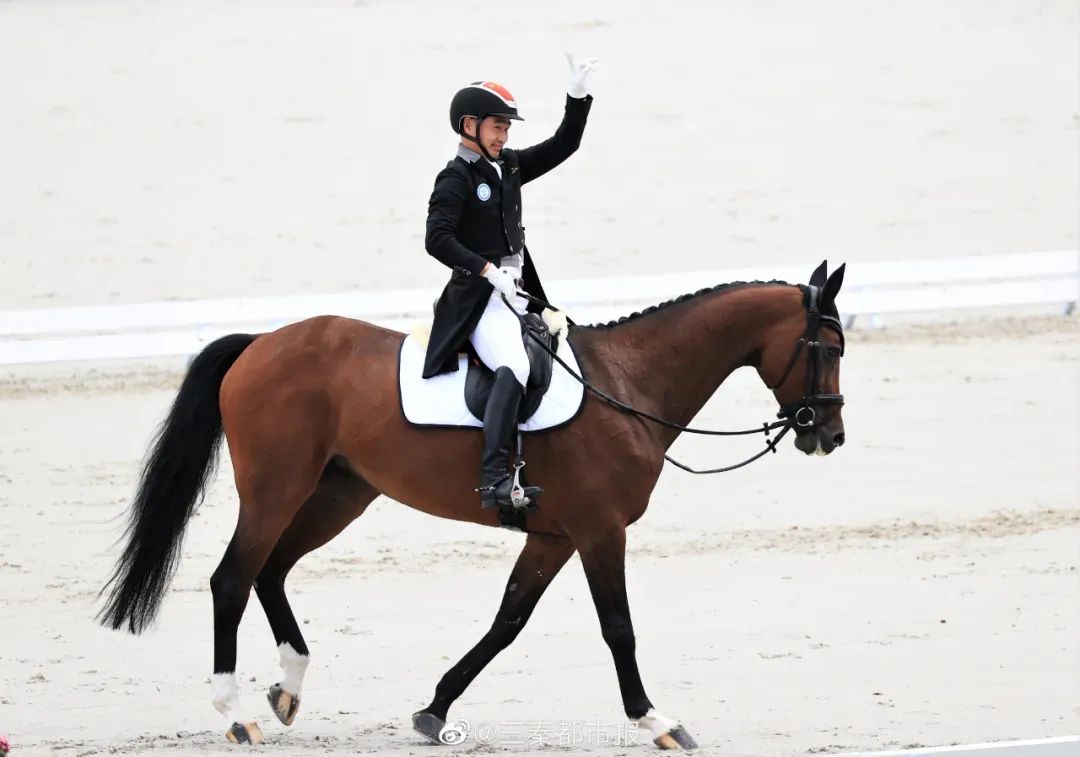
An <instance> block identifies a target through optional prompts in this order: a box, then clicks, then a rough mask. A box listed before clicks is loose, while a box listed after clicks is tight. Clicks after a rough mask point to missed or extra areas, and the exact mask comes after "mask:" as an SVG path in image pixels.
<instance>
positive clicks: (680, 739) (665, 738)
mask: <svg viewBox="0 0 1080 757" xmlns="http://www.w3.org/2000/svg"><path fill="white" fill-rule="evenodd" d="M653 743H654V744H656V745H657V746H658V747H660V748H661V749H685V750H686V751H690V750H691V749H697V748H698V746H697V742H696V741H694V737H693V736H691V735H690V733H689V732H688V731H687V730H686V729H685V728H683V727H682V726H681V725H677V726H675V727H674V728H672V729H671V730H670V731H668V732H667V733H665V734H663V735H662V736H657V737H656V738H655V739H653Z"/></svg>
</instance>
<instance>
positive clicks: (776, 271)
mask: <svg viewBox="0 0 1080 757" xmlns="http://www.w3.org/2000/svg"><path fill="white" fill-rule="evenodd" d="M811 268H812V265H809V264H800V265H798V266H793V265H785V266H761V267H755V268H745V269H731V270H722V271H699V272H691V273H668V274H658V275H653V276H619V277H608V278H603V279H571V280H562V281H553V282H551V283H550V284H549V285H548V287H547V289H548V295H549V296H550V297H551V298H552V300H553V301H554V302H555V303H557V304H559V305H560V306H562V307H564V308H565V309H566V310H567V311H568V312H569V313H570V314H571V316H572V317H574V318H575V319H576V320H577V321H579V322H590V321H594V320H605V319H609V318H615V317H617V316H619V315H622V314H625V313H628V312H630V311H631V310H634V309H638V308H641V307H643V306H646V305H649V304H653V303H656V302H660V301H662V300H665V299H668V298H670V297H674V296H677V295H679V294H683V293H685V292H692V291H695V290H697V289H701V288H703V287H707V286H711V285H713V284H716V283H720V282H724V281H743V280H751V279H766V280H767V279H783V280H786V281H792V282H796V281H805V280H806V278H807V276H808V275H809V273H810V270H811ZM1078 291H1080V255H1078V253H1077V252H1076V251H1075V250H1066V251H1060V252H1039V253H1023V254H1016V255H989V256H966V257H955V258H943V259H929V260H907V261H892V262H878V263H851V264H850V265H849V270H848V272H847V275H846V278H845V283H844V291H843V292H842V294H841V297H840V305H841V308H842V310H843V313H842V314H843V315H844V316H845V319H846V320H847V321H848V323H849V324H850V323H851V322H854V321H855V320H856V318H857V317H862V316H871V317H872V322H873V321H877V320H878V319H880V318H881V317H883V316H885V315H889V314H895V313H902V312H927V311H949V310H955V309H958V308H973V307H978V308H985V307H998V306H1001V307H1004V306H1015V305H1039V304H1041V305H1060V306H1061V307H1062V308H1063V310H1064V312H1066V313H1070V312H1072V310H1073V309H1074V308H1075V306H1076V302H1077V299H1078ZM436 295H437V291H436V290H435V289H434V288H432V289H396V290H380V291H357V292H343V293H339V294H323V295H296V296H287V297H259V298H230V299H213V300H196V301H185V302H151V303H142V304H134V305H103V306H97V307H77V308H45V309H31V310H11V311H4V312H0V365H13V364H19V363H43V362H55V361H77V360H106V359H116V358H141V357H161V356H169V355H188V354H192V353H194V352H197V351H198V350H199V349H200V348H201V347H202V346H203V345H205V344H206V343H207V342H209V341H211V340H213V339H215V338H216V337H218V336H220V335H222V334H226V333H231V332H234V331H250V332H261V331H267V330H270V329H274V328H278V327H280V326H283V325H285V324H287V323H291V322H294V321H298V320H302V319H304V318H308V317H311V316H315V315H322V314H327V313H334V314H338V315H344V316H349V317H352V318H361V319H364V320H368V321H372V322H375V323H379V324H382V325H387V326H393V327H398V328H406V327H408V326H409V325H411V324H413V323H416V322H419V321H422V320H426V319H428V318H430V314H431V305H432V302H433V300H434V298H435V296H436Z"/></svg>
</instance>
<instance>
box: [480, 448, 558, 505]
mask: <svg viewBox="0 0 1080 757" xmlns="http://www.w3.org/2000/svg"><path fill="white" fill-rule="evenodd" d="M524 467H525V463H524V462H523V461H520V460H519V461H518V462H516V463H514V473H513V476H511V474H509V473H505V474H503V475H502V477H500V478H499V479H497V480H496V481H495V482H493V483H491V484H488V485H487V486H481V487H480V488H479V489H477V490H476V491H478V492H480V507H482V508H484V509H485V510H487V509H492V508H496V507H499V508H510V509H513V510H525V509H531V510H535V509H536V506H537V505H538V504H539V502H540V495H541V494H543V493H544V490H543V489H542V488H540V487H539V486H525V485H523V484H522V483H521V469H522V468H524Z"/></svg>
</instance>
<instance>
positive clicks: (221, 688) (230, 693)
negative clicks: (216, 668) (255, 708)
mask: <svg viewBox="0 0 1080 757" xmlns="http://www.w3.org/2000/svg"><path fill="white" fill-rule="evenodd" d="M210 698H211V700H212V701H213V702H214V709H216V710H217V711H218V712H220V713H221V714H222V715H224V716H225V719H226V720H228V721H229V722H230V723H246V722H248V721H247V720H245V719H244V718H243V717H241V715H240V694H239V692H238V691H237V690H236V674H235V673H214V678H213V681H212V682H211V684H210Z"/></svg>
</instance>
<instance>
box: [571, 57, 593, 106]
mask: <svg viewBox="0 0 1080 757" xmlns="http://www.w3.org/2000/svg"><path fill="white" fill-rule="evenodd" d="M564 52H565V53H566V60H567V62H568V63H569V64H570V84H568V85H567V87H566V94H568V95H570V96H571V97H576V98H578V99H581V98H582V97H585V95H587V94H589V74H590V73H592V72H593V71H595V70H596V64H597V63H598V61H597V59H596V58H586V59H585V60H580V61H578V60H574V55H573V53H571V52H570V51H569V50H564Z"/></svg>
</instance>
